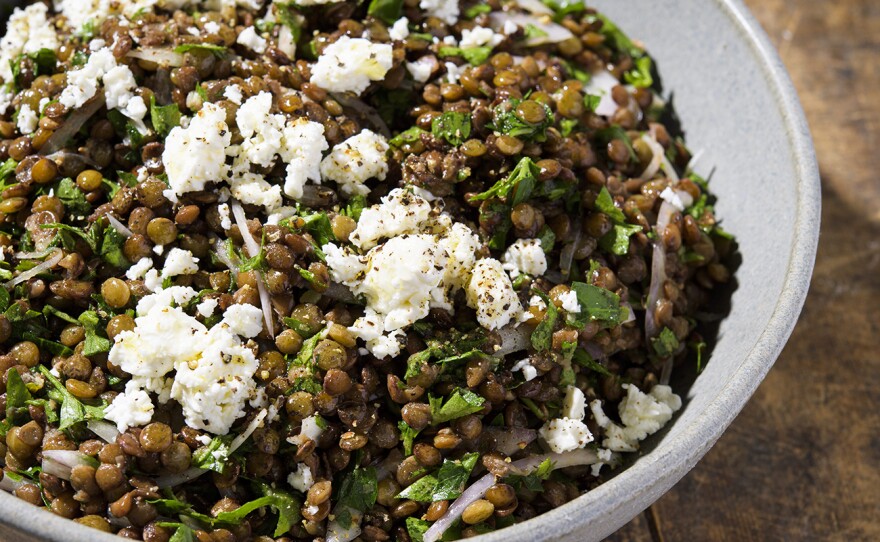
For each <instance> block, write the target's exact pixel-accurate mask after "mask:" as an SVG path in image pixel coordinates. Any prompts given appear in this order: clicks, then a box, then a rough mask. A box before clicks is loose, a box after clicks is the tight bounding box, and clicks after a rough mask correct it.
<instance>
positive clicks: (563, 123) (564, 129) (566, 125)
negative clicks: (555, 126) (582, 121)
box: [559, 119, 578, 137]
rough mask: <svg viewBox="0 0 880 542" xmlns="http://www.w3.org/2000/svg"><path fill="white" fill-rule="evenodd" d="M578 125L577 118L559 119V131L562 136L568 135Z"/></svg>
mask: <svg viewBox="0 0 880 542" xmlns="http://www.w3.org/2000/svg"><path fill="white" fill-rule="evenodd" d="M577 125H578V120H577V119H562V120H560V121H559V133H561V134H562V137H568V136H570V135H571V133H572V132H573V131H574V129H575V128H577Z"/></svg>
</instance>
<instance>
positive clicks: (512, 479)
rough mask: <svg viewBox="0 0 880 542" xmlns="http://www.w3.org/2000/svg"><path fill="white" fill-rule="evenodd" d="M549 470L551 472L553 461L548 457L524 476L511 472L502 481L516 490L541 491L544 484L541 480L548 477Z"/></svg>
mask: <svg viewBox="0 0 880 542" xmlns="http://www.w3.org/2000/svg"><path fill="white" fill-rule="evenodd" d="M551 472H553V462H552V461H550V458H549V457H548V458H547V459H545V460H544V461H542V462H541V464H540V465H538V467H537V468H536V469H535V470H533V471H532V472H530V473H529V474H526V475H525V476H521V475H516V474H513V475H510V476H507V477H505V478H504V481H505V482H506V483H508V484H510V485H512V486H513V487H514V489H517V490H519V489H520V488H525V489H528V490H529V491H536V492H541V491H544V486H543V485H542V484H541V482H542V481H543V480H546V479H547V478H549V477H550V473H551Z"/></svg>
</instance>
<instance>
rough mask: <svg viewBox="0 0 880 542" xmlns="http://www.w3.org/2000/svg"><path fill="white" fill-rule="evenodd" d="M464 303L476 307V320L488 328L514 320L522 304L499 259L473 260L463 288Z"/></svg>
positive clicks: (497, 326) (520, 310) (494, 327)
mask: <svg viewBox="0 0 880 542" xmlns="http://www.w3.org/2000/svg"><path fill="white" fill-rule="evenodd" d="M467 304H468V306H469V307H471V308H472V309H477V321H478V322H479V323H480V325H481V326H483V327H485V328H488V329H498V328H500V327H503V326H505V325H507V323H508V322H510V321H511V320H516V319H517V317H518V316H519V315H520V313H522V305H520V302H519V298H518V297H517V295H516V290H514V289H513V284H511V282H510V278H509V277H508V276H507V274H506V273H505V272H504V269H503V268H502V266H501V262H499V261H498V260H495V259H492V258H486V259H483V260H480V261H478V262H477V264H476V265H475V266H474V269H473V274H472V275H471V279H470V282H469V283H468V287H467Z"/></svg>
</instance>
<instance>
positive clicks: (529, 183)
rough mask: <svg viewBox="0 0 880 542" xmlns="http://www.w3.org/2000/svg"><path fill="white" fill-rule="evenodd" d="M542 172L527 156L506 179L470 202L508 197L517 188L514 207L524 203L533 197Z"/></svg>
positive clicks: (472, 198)
mask: <svg viewBox="0 0 880 542" xmlns="http://www.w3.org/2000/svg"><path fill="white" fill-rule="evenodd" d="M540 172H541V169H540V168H539V167H538V166H536V165H535V163H534V162H532V159H531V158H529V157H528V156H525V157H523V158H522V159H521V160H520V161H519V163H518V164H517V165H516V167H515V168H513V171H511V172H510V175H508V176H507V178H506V179H502V180H500V181H498V182H497V183H495V184H494V185H493V186H492V188H490V189H489V190H486V191H485V192H482V193H480V194H477V195H476V196H473V197H471V198H470V201H482V200H486V199H489V198H492V197H497V198H504V197H507V195H508V194H509V193H510V191H511V190H513V189H514V188H516V189H517V190H516V196H515V197H514V200H513V205H517V204H519V203H522V202H523V201H526V200H527V199H529V196H531V194H532V190H533V189H534V187H535V184H536V183H537V180H538V174H539V173H540ZM520 184H522V186H520Z"/></svg>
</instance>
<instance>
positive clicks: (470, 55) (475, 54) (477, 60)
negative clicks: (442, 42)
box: [438, 47, 492, 66]
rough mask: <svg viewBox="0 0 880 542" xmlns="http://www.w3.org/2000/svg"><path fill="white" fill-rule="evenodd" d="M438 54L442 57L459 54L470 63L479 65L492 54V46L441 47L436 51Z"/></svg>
mask: <svg viewBox="0 0 880 542" xmlns="http://www.w3.org/2000/svg"><path fill="white" fill-rule="evenodd" d="M438 54H439V55H440V56H441V57H444V58H445V57H448V56H460V57H461V58H463V59H465V60H466V61H468V62H469V63H470V64H471V65H473V66H479V65H480V64H483V63H485V62H486V60H488V59H489V55H491V54H492V48H491V47H468V48H466V49H463V48H461V47H441V48H440V50H439V51H438Z"/></svg>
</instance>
